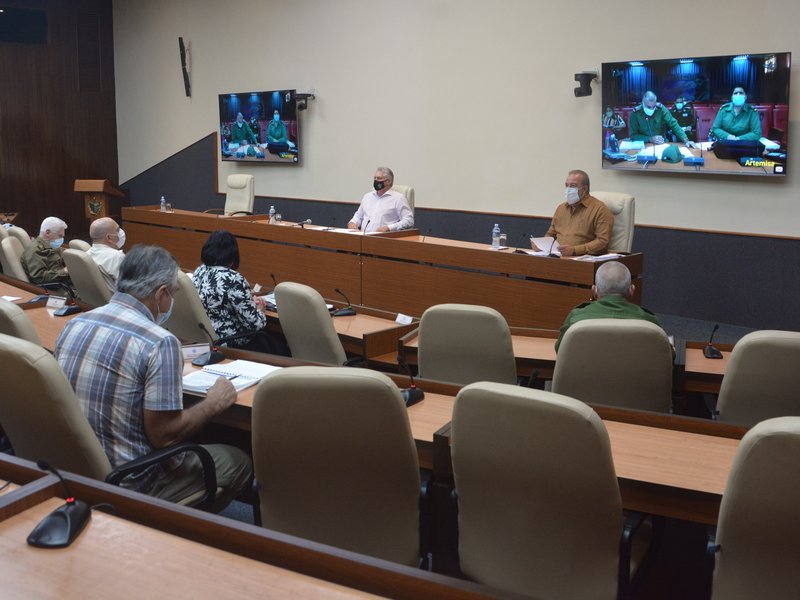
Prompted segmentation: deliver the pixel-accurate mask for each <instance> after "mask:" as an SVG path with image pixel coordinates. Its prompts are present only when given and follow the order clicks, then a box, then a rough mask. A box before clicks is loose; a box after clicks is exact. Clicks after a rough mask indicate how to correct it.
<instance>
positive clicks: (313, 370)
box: [252, 367, 420, 565]
mask: <svg viewBox="0 0 800 600" xmlns="http://www.w3.org/2000/svg"><path fill="white" fill-rule="evenodd" d="M252 427H253V467H254V470H255V475H256V480H257V481H258V483H259V485H260V488H261V494H260V502H261V518H262V524H263V526H264V527H268V528H269V529H274V530H277V531H282V532H284V533H288V534H291V535H296V536H300V537H303V538H306V539H310V540H314V541H317V542H321V543H324V544H330V545H332V546H337V547H339V548H345V549H347V550H352V551H355V552H361V553H363V554H367V555H370V556H376V557H379V558H383V559H386V560H391V561H394V562H398V563H403V564H407V565H416V562H417V558H418V555H419V497H420V496H419V494H420V479H419V462H418V459H417V451H416V448H415V445H414V439H413V437H412V435H411V426H410V425H409V422H408V411H407V410H406V407H405V404H404V403H403V400H402V398H401V396H400V392H399V391H398V389H397V386H396V385H395V384H394V383H393V382H392V381H391V380H390V379H389V378H388V377H386V376H385V375H383V374H381V373H377V372H375V371H368V370H366V369H351V368H347V367H290V368H286V369H282V370H280V371H277V372H275V373H273V374H271V375H270V376H269V377H266V378H265V379H263V380H262V381H261V383H260V384H259V386H258V388H257V389H256V393H255V398H254V400H253V420H252Z"/></svg>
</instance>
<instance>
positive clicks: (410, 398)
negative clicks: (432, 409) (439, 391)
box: [397, 354, 425, 406]
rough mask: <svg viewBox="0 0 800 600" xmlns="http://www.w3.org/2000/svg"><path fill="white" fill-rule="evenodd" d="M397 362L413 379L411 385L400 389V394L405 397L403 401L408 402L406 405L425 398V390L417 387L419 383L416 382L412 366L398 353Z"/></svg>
mask: <svg viewBox="0 0 800 600" xmlns="http://www.w3.org/2000/svg"><path fill="white" fill-rule="evenodd" d="M397 364H399V365H400V366H401V367H402V368H403V370H404V371H405V372H406V373H408V378H409V379H410V380H411V387H408V388H405V389H403V390H400V395H401V396H402V397H403V402H405V403H406V406H414V405H415V404H416V403H417V402H419V401H420V400H423V399H424V398H425V392H423V391H422V389H420V388H418V387H417V384H416V383H415V382H414V375H413V373H412V372H411V367H409V366H408V363H407V362H406V361H405V359H404V358H403V356H402V355H400V354H398V355H397Z"/></svg>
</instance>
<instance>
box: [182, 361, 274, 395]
mask: <svg viewBox="0 0 800 600" xmlns="http://www.w3.org/2000/svg"><path fill="white" fill-rule="evenodd" d="M281 368H282V367H275V366H273V365H265V364H263V363H257V362H253V361H251V360H234V361H233V362H230V363H227V364H221V365H208V366H205V367H203V369H202V370H198V371H192V372H191V373H189V374H188V375H184V377H183V391H185V392H192V393H195V394H205V393H206V392H208V390H209V388H210V387H211V386H212V385H214V384H215V383H216V381H217V379H219V378H220V377H225V378H226V379H228V380H229V381H230V382H231V383H232V384H233V387H234V388H236V391H237V392H240V391H242V390H244V389H247V388H249V387H250V386H252V385H255V384H257V383H258V382H259V381H261V380H262V379H263V378H264V377H266V376H267V375H269V374H270V373H274V372H275V371H277V370H279V369H281Z"/></svg>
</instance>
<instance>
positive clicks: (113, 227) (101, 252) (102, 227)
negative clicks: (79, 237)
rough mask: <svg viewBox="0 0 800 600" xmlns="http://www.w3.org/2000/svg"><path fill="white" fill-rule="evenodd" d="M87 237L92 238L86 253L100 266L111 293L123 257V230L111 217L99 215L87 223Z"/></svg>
mask: <svg viewBox="0 0 800 600" xmlns="http://www.w3.org/2000/svg"><path fill="white" fill-rule="evenodd" d="M89 237H90V238H91V240H92V247H91V248H89V251H88V252H87V254H88V255H89V256H91V257H92V260H93V261H94V262H96V263H97V266H98V267H100V274H101V275H102V276H103V279H104V280H105V282H106V285H107V286H108V289H109V291H110V292H111V293H112V294H113V293H114V291H115V290H116V289H117V279H118V278H119V266H120V265H121V264H122V259H124V258H125V253H124V252H123V251H122V247H123V246H124V245H125V230H124V229H122V227H120V226H119V224H118V223H117V222H116V221H115V220H114V219H112V218H111V217H101V218H99V219H95V220H94V221H92V224H91V225H89Z"/></svg>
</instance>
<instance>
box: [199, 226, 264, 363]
mask: <svg viewBox="0 0 800 600" xmlns="http://www.w3.org/2000/svg"><path fill="white" fill-rule="evenodd" d="M200 259H201V260H202V261H203V264H202V265H200V266H199V267H197V269H196V270H195V272H194V275H193V276H192V281H193V282H194V285H195V287H196V288H197V292H198V294H199V295H200V300H201V301H202V302H203V306H204V307H205V309H206V312H207V313H208V317H209V319H211V324H212V325H214V329H215V330H216V332H217V337H221V338H222V337H228V336H231V335H237V334H239V333H245V332H247V331H259V330H261V329H263V328H264V327H265V326H266V324H267V316H266V315H265V314H264V313H263V311H262V307H261V306H260V303H259V302H257V301H256V299H255V298H254V296H253V292H252V290H251V289H250V284H249V283H247V280H246V279H245V278H244V276H242V274H241V273H239V271H237V269H238V268H239V245H238V244H237V243H236V238H235V237H233V235H232V234H231V233H229V232H227V231H225V230H222V229H220V230H218V231H214V232H212V233H211V235H209V236H208V239H207V240H206V243H205V244H203V249H202V250H201V252H200ZM228 345H229V346H235V347H237V348H245V349H247V350H256V351H258V352H270V351H271V344H270V342H269V339H268V338H266V337H265V336H264V335H263V334H258V335H252V336H246V337H242V338H239V339H237V340H232V341H230V342H228Z"/></svg>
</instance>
